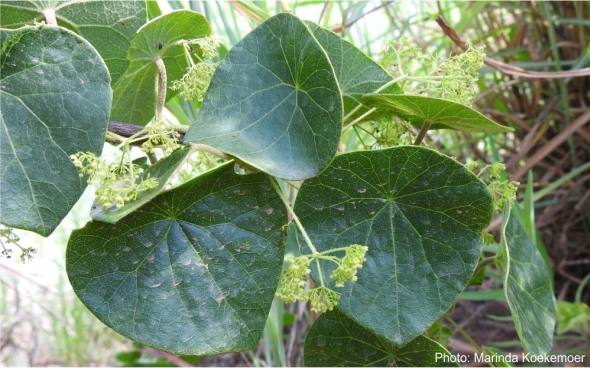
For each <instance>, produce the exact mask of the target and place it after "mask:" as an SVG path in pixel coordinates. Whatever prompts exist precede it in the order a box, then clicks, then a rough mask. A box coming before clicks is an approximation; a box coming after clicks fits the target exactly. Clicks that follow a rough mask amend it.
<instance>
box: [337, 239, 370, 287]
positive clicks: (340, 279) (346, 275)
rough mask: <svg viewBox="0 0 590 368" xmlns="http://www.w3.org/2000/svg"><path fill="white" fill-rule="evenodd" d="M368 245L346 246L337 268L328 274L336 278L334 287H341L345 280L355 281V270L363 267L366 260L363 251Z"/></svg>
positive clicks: (367, 248) (364, 251)
mask: <svg viewBox="0 0 590 368" xmlns="http://www.w3.org/2000/svg"><path fill="white" fill-rule="evenodd" d="M367 250H369V247H365V246H362V245H358V244H353V245H351V246H349V247H348V248H346V250H345V255H344V257H342V261H341V263H340V265H339V266H338V268H337V269H336V270H335V271H334V272H333V273H332V275H330V278H331V279H336V287H343V286H344V283H345V282H346V281H351V282H355V281H356V280H357V277H356V271H357V270H358V269H359V268H362V267H363V263H364V262H365V261H366V260H367V259H366V258H365V253H367Z"/></svg>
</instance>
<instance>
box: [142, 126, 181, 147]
mask: <svg viewBox="0 0 590 368" xmlns="http://www.w3.org/2000/svg"><path fill="white" fill-rule="evenodd" d="M145 130H146V131H147V140H146V141H145V142H144V143H143V144H142V145H141V150H142V151H144V152H145V153H152V152H154V149H155V148H161V149H162V150H163V151H164V152H166V153H167V154H170V153H172V152H173V151H174V150H176V149H177V148H180V145H179V144H178V143H177V142H178V137H179V136H180V133H178V132H177V131H176V130H174V129H171V127H170V124H167V123H166V122H164V121H155V122H154V123H153V124H150V125H148V126H146V127H145Z"/></svg>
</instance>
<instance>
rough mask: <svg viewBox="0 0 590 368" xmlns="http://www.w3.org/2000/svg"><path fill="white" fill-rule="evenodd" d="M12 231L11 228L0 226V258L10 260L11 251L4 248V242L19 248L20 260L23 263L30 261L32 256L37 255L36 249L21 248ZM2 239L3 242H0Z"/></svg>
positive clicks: (16, 236)
mask: <svg viewBox="0 0 590 368" xmlns="http://www.w3.org/2000/svg"><path fill="white" fill-rule="evenodd" d="M13 230H14V229H13V228H11V227H6V226H0V244H2V252H0V257H6V258H11V256H10V254H11V253H12V249H10V248H6V246H5V245H4V242H6V244H14V245H16V246H17V247H19V248H20V250H21V254H20V259H21V261H22V262H23V263H26V262H28V261H31V260H32V259H33V255H34V254H35V253H37V249H35V248H32V247H29V248H23V247H22V246H21V245H20V244H19V241H20V238H19V236H18V235H16V234H15V233H14V232H13ZM2 239H4V241H2Z"/></svg>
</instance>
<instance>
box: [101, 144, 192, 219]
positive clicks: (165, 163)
mask: <svg viewBox="0 0 590 368" xmlns="http://www.w3.org/2000/svg"><path fill="white" fill-rule="evenodd" d="M191 153H192V151H191V150H190V148H183V149H180V150H178V151H176V152H174V153H173V154H172V155H170V156H168V157H166V158H164V159H162V160H160V161H158V162H156V163H155V164H154V165H150V166H148V167H147V168H146V169H145V171H144V172H143V174H142V175H141V179H147V178H155V179H156V180H157V181H158V186H157V187H155V188H153V189H150V190H146V191H144V192H141V193H139V196H138V197H137V199H135V200H133V201H131V202H127V203H125V205H124V206H123V207H122V208H116V206H114V205H113V206H111V207H110V208H107V209H106V210H105V209H103V208H102V207H101V206H100V205H99V204H97V203H96V202H95V203H94V204H93V205H92V208H91V210H90V215H91V216H92V218H93V219H96V220H99V221H104V222H108V223H110V224H114V223H116V222H117V221H119V220H120V219H122V218H123V217H125V216H127V215H128V214H130V213H132V212H133V211H136V210H137V209H138V208H140V207H141V206H143V205H144V204H146V203H148V202H149V201H151V200H152V199H153V198H154V197H156V196H157V195H158V194H160V193H161V192H162V191H164V190H165V189H167V186H168V184H170V183H171V180H173V179H174V176H176V174H177V173H178V169H179V165H181V164H182V163H184V162H185V160H186V159H188V156H190V154H191Z"/></svg>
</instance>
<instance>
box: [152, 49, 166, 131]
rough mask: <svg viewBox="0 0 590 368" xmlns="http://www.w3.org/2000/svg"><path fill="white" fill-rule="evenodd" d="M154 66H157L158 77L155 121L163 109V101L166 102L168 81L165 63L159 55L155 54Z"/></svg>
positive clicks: (158, 118)
mask: <svg viewBox="0 0 590 368" xmlns="http://www.w3.org/2000/svg"><path fill="white" fill-rule="evenodd" d="M154 62H155V63H156V66H157V67H158V79H157V83H156V85H157V89H156V94H157V96H156V113H155V117H156V121H159V120H160V118H161V116H162V110H163V109H164V103H166V87H167V83H168V77H167V76H166V65H164V60H162V58H161V57H160V55H156V58H155V59H154Z"/></svg>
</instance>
